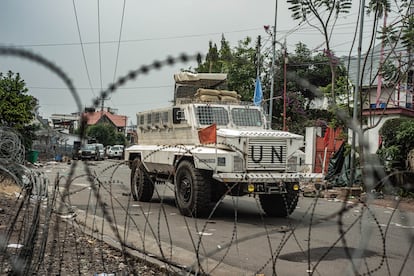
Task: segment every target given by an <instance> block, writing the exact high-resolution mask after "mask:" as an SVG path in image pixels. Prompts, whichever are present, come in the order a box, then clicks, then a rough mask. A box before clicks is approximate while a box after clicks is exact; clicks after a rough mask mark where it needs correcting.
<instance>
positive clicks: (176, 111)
mask: <svg viewBox="0 0 414 276" xmlns="http://www.w3.org/2000/svg"><path fill="white" fill-rule="evenodd" d="M172 115H173V124H179V123H181V121H183V120H185V117H184V111H183V110H181V109H180V108H178V107H174V108H173V112H172Z"/></svg>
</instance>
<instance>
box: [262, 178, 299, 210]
mask: <svg viewBox="0 0 414 276" xmlns="http://www.w3.org/2000/svg"><path fill="white" fill-rule="evenodd" d="M286 190H287V193H285V194H277V195H259V200H260V205H261V206H262V209H263V211H264V212H265V213H266V215H268V216H271V217H286V216H288V215H290V214H291V213H292V212H293V211H294V210H295V208H296V205H297V204H298V199H299V191H294V190H293V184H289V185H288V186H287V187H286Z"/></svg>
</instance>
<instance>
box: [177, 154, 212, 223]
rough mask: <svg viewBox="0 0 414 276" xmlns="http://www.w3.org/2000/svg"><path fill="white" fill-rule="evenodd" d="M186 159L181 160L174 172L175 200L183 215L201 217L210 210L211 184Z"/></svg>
mask: <svg viewBox="0 0 414 276" xmlns="http://www.w3.org/2000/svg"><path fill="white" fill-rule="evenodd" d="M205 180H206V179H205V177H204V175H203V173H202V172H201V171H200V170H198V169H196V168H194V164H193V163H192V162H190V161H188V160H184V161H182V162H181V163H180V164H179V165H178V167H177V170H176V174H175V179H174V183H175V201H176V205H177V208H178V210H179V211H180V213H181V214H182V215H184V216H188V217H201V216H205V215H208V214H209V213H210V211H211V184H210V182H209V181H205Z"/></svg>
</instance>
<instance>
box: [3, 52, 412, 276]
mask: <svg viewBox="0 0 414 276" xmlns="http://www.w3.org/2000/svg"><path fill="white" fill-rule="evenodd" d="M0 55H6V56H16V57H19V58H24V59H28V60H31V61H33V62H36V63H39V64H41V65H43V66H45V67H46V68H48V69H49V70H51V71H52V72H54V73H55V74H56V75H58V76H59V77H60V78H61V79H62V80H63V81H64V83H65V84H66V85H67V86H68V89H69V91H70V92H71V93H72V95H73V96H74V98H75V101H76V104H77V106H78V108H79V110H81V109H80V107H81V106H82V105H81V103H80V99H79V96H78V95H77V92H76V89H75V87H74V86H73V85H72V82H71V81H70V78H69V77H68V76H67V75H66V74H65V73H64V72H63V70H62V69H61V68H59V67H58V66H56V65H54V64H53V63H52V62H50V61H48V60H47V59H45V58H43V57H41V56H38V55H36V54H34V53H31V52H30V51H27V50H24V49H17V48H7V47H0ZM200 59H201V55H200V54H196V55H192V56H189V55H186V54H182V55H181V56H179V57H177V58H173V57H168V58H166V59H165V60H164V61H154V62H153V63H152V64H150V65H145V66H141V67H139V68H138V69H135V70H132V71H130V72H129V73H128V74H127V75H125V76H123V77H120V78H118V80H117V81H116V82H114V83H113V84H111V85H109V86H108V88H107V89H105V90H103V91H101V92H100V96H99V97H97V98H96V99H93V101H92V104H93V105H94V107H97V106H99V103H100V101H99V100H100V99H101V98H106V97H107V96H108V95H109V94H111V93H115V92H116V91H117V89H119V88H120V87H122V86H123V85H125V84H126V83H127V82H128V81H132V80H135V79H136V78H137V77H138V76H140V75H144V74H148V73H149V72H151V71H152V70H158V69H160V68H162V67H164V66H171V65H174V64H176V63H178V62H180V63H184V62H187V61H189V60H200ZM315 91H316V92H318V90H315ZM337 116H338V117H339V118H341V119H343V120H345V121H347V122H348V123H349V125H348V126H349V127H350V128H351V129H353V130H355V131H356V133H357V134H358V137H360V144H361V145H363V146H364V147H365V148H367V147H368V146H367V145H366V144H364V140H363V139H362V137H363V135H362V132H361V130H360V127H359V125H358V123H357V122H354V121H352V120H351V119H350V118H347V117H345V115H343V114H339V113H338V114H337ZM85 123H86V122H85V121H82V126H83V127H85ZM83 136H84V132H81V134H80V137H81V138H83ZM0 138H1V139H0V154H1V155H0V160H4V161H2V162H4V163H1V164H0V171H1V172H6V173H7V175H9V176H10V177H12V178H18V179H19V178H20V179H25V182H24V183H25V184H24V185H21V187H22V190H21V192H20V193H19V194H18V197H17V199H13V200H12V202H13V204H14V205H13V207H12V209H13V210H14V213H13V214H8V215H9V218H10V224H9V225H8V226H7V229H6V231H5V233H4V234H0V273H15V274H21V275H28V274H30V273H33V272H34V273H38V274H44V273H45V274H52V273H55V274H65V273H66V274H69V273H71V274H79V275H81V274H84V273H91V272H97V271H111V270H114V271H115V270H116V271H122V272H123V273H133V274H140V273H142V272H140V270H139V269H138V263H137V261H136V258H132V255H131V254H132V253H131V252H135V254H138V253H139V254H141V257H142V256H143V259H151V260H153V259H156V260H158V261H161V262H162V263H163V265H164V266H165V268H166V271H168V273H169V274H180V275H186V274H194V275H214V273H217V275H219V274H220V273H222V271H223V269H225V268H223V267H226V266H227V265H229V263H231V261H230V260H231V259H234V258H239V259H240V261H239V262H240V267H241V268H242V270H244V272H245V273H247V274H248V273H252V274H260V273H264V274H268V273H270V274H272V275H277V274H280V273H281V272H279V271H280V266H282V265H283V264H281V260H284V259H286V258H287V254H286V253H285V252H284V250H287V248H288V246H290V242H293V243H294V244H295V245H296V246H297V247H298V248H299V254H300V255H301V256H303V257H304V258H306V261H305V262H304V263H305V265H306V273H307V274H308V275H313V274H314V273H317V274H318V275H324V274H325V273H324V272H323V271H324V266H323V263H322V262H323V261H325V260H326V259H327V258H328V256H330V254H333V253H332V252H333V251H334V250H335V249H336V248H337V246H338V245H341V247H340V248H341V249H342V250H344V252H345V253H344V254H345V256H346V260H347V262H348V264H349V268H348V269H349V271H350V273H351V274H356V275H373V274H379V275H382V274H389V275H391V274H394V272H395V273H397V272H396V271H395V268H393V267H391V265H390V263H391V262H392V260H390V257H389V254H390V253H389V251H387V240H388V239H390V236H389V235H390V231H391V227H390V226H391V225H392V219H393V218H394V217H395V214H396V212H397V211H396V209H397V208H398V205H399V203H400V199H398V200H396V201H395V203H396V204H395V206H394V207H395V209H394V210H393V211H392V213H391V214H390V216H389V218H388V221H387V222H386V224H385V225H386V227H385V230H384V229H383V227H384V226H383V224H382V223H381V221H382V220H383V218H381V217H380V216H379V215H378V214H376V213H375V211H373V208H372V205H371V203H372V200H373V198H372V197H371V195H370V190H371V189H372V188H373V187H374V186H375V185H376V183H373V182H374V181H373V179H372V175H371V173H369V174H368V175H366V176H364V182H365V183H367V187H366V188H367V194H368V199H367V200H366V201H365V202H355V203H352V204H350V203H348V202H346V201H344V202H343V203H342V204H341V206H339V210H335V211H330V210H327V211H329V212H327V214H326V215H322V216H321V215H320V214H319V213H318V207H319V204H320V202H321V199H320V198H319V191H318V192H317V194H316V197H315V199H314V200H312V201H311V203H310V205H309V206H308V207H307V208H306V210H305V211H303V212H302V215H301V216H297V215H291V214H290V213H288V214H287V216H286V218H283V219H281V220H282V222H281V223H280V224H282V225H277V226H275V225H272V223H269V220H270V218H269V217H268V216H266V215H265V213H264V212H263V204H262V202H261V199H260V197H259V198H254V199H252V203H253V206H254V210H253V211H252V212H254V214H255V215H256V217H255V219H253V221H254V225H255V226H256V227H257V229H255V230H254V231H252V233H250V232H246V231H248V230H249V228H245V226H244V225H242V224H241V222H240V221H241V219H242V215H243V211H242V210H240V207H241V205H240V199H239V197H237V196H236V195H235V194H236V193H237V189H238V187H237V185H236V184H234V183H230V182H226V181H225V182H224V183H223V185H224V187H223V189H222V190H221V191H219V194H218V195H216V196H217V198H216V199H215V202H214V204H213V205H212V206H211V208H210V209H209V212H208V213H207V214H206V216H205V217H199V218H198V217H197V214H194V216H193V215H190V216H188V217H187V216H183V217H182V225H180V222H179V221H178V220H174V219H171V217H172V216H173V215H172V214H171V213H170V214H169V213H168V212H169V210H170V208H169V207H170V205H171V206H172V207H174V206H173V205H175V202H174V203H172V202H171V201H170V200H169V196H170V195H168V192H169V194H174V193H176V192H177V191H176V189H177V188H171V187H170V186H169V185H170V184H171V183H169V182H174V181H175V178H176V177H177V175H176V172H175V171H173V172H171V173H170V174H169V175H166V176H165V175H164V176H163V180H162V181H160V180H159V179H158V175H157V174H151V175H150V174H149V173H148V171H147V170H146V169H145V167H144V166H136V167H135V169H134V172H133V173H132V175H131V179H130V180H131V181H132V182H133V184H132V185H135V181H136V178H137V177H139V175H138V174H141V176H142V177H146V178H147V180H148V181H149V183H150V184H151V185H152V186H153V187H154V193H155V196H154V197H153V199H152V201H149V202H139V204H135V203H134V201H132V200H131V198H132V197H131V188H133V187H132V186H130V185H131V184H130V185H128V184H125V183H124V180H123V179H125V171H124V170H125V169H126V168H127V166H132V165H134V164H132V163H131V162H130V161H120V162H117V161H116V162H114V163H109V165H108V163H106V162H105V163H103V164H105V165H104V167H101V166H98V168H97V169H94V167H93V166H95V165H96V164H99V161H97V162H79V161H73V162H72V163H71V165H70V166H68V165H66V164H60V166H65V168H66V171H65V175H61V169H62V168H61V167H59V168H58V169H53V168H50V167H48V168H47V169H45V168H38V169H36V170H28V171H25V169H26V167H25V166H23V164H24V160H25V155H24V148H22V146H21V142H20V138H19V137H18V136H15V134H13V133H12V132H10V131H9V130H7V129H2V128H0ZM219 145H220V146H224V147H226V148H230V149H232V150H233V151H234V152H237V153H239V154H241V155H244V154H246V153H245V152H243V150H242V149H240V148H238V147H237V146H235V145H232V144H231V143H222V144H220V143H219ZM200 146H201V145H195V146H192V147H186V146H185V145H174V146H160V147H159V148H158V149H157V150H154V151H153V152H152V153H151V154H149V155H147V156H145V158H144V160H142V161H148V160H151V158H152V157H153V156H154V155H155V154H156V153H159V152H160V151H163V150H167V149H171V148H175V149H179V150H180V156H179V157H178V159H177V163H180V162H181V161H183V160H186V159H185V158H186V156H188V155H190V154H191V153H192V152H193V151H195V150H197V149H198V148H199V147H200ZM195 161H197V162H200V163H203V165H205V166H206V167H210V169H213V168H212V167H211V165H209V164H208V163H206V161H203V160H200V159H197V158H196V160H195ZM3 164H13V166H16V168H23V169H19V170H11V169H10V166H9V165H7V166H6V165H3ZM14 164H15V165H14ZM80 165H83V166H80ZM135 165H136V164H135ZM57 166H59V165H57ZM82 168H83V169H84V171H81V169H82ZM48 170H50V171H53V172H52V173H49V175H46V174H47V171H48ZM23 171H25V172H23ZM56 171H58V173H56ZM372 171H375V168H373V170H372ZM23 175H24V176H25V177H24V178H23V177H21V176H23ZM208 177H210V176H208ZM52 179H53V181H51V180H52ZM210 180H211V181H213V179H210ZM274 181H275V182H276V181H277V180H276V179H274ZM298 181H299V180H298ZM52 182H53V185H51V184H50V183H52ZM160 182H164V183H163V184H165V185H164V186H165V187H166V188H165V189H164V191H163V192H161V188H160V187H161V185H159V184H160ZM22 183H23V181H22ZM80 184H81V185H83V186H80V187H79V188H78V186H77V185H80ZM384 185H386V186H392V183H391V181H384ZM126 189H127V190H126ZM125 190H126V191H125ZM119 194H121V196H122V197H121V198H119ZM349 196H350V191H347V192H346V194H345V199H346V198H348V197H349ZM172 197H174V195H173V196H172ZM229 197H230V200H231V201H230V204H229V205H230V206H228V208H229V209H231V215H230V216H228V217H220V216H218V213H219V211H220V209H221V208H222V205H226V204H228V201H226V198H229ZM299 197H300V195H299V194H297V195H295V198H293V199H288V198H287V197H286V196H282V202H283V205H284V206H285V208H286V210H288V209H290V208H291V204H292V200H293V201H295V200H297V199H299ZM125 198H126V199H125ZM81 200H82V201H81ZM79 202H82V203H81V204H79ZM249 202H250V201H249ZM77 205H78V206H81V205H82V207H80V208H82V209H81V210H77V209H76V206H77ZM357 209H358V211H359V212H360V214H358V215H357V216H356V217H354V216H352V214H353V213H352V212H353V211H355V210H357ZM400 212H402V211H400ZM402 214H403V216H402V217H404V219H401V224H402V225H406V226H407V228H406V229H404V228H402V229H403V231H404V233H405V234H406V237H405V238H406V240H407V242H408V248H407V252H406V253H405V254H404V253H401V255H402V260H401V262H400V263H398V268H399V270H398V273H399V274H401V275H402V274H404V272H405V271H407V270H410V269H411V268H412V267H411V266H409V267H408V268H407V265H409V263H408V260H409V258H410V256H411V254H412V253H411V250H412V247H413V243H414V239H413V234H412V231H411V230H410V229H411V228H410V223H411V220H410V216H409V215H408V214H404V213H402ZM347 216H349V217H351V218H349V217H347ZM180 219H181V218H180ZM369 219H371V220H373V225H374V227H373V229H371V228H370V225H367V221H368V220H369ZM213 220H216V221H219V222H220V223H223V225H225V226H226V227H229V228H230V232H229V233H227V232H226V233H221V235H222V236H221V239H224V238H225V239H226V240H224V241H223V240H220V241H217V243H218V245H217V247H216V248H214V247H213V246H212V244H211V240H210V239H209V238H208V237H209V235H206V234H207V233H206V231H210V232H211V230H209V226H210V225H211V223H212V221H213ZM333 221H334V222H335V225H336V226H337V233H336V234H337V236H335V238H334V239H333V240H330V241H329V240H327V241H324V243H323V244H325V245H326V244H327V246H326V248H323V251H322V254H321V255H320V256H318V257H316V256H312V254H313V253H312V252H313V249H314V248H313V242H315V243H316V242H318V241H317V238H316V237H317V235H318V231H319V229H322V228H323V227H325V226H327V227H329V226H330V224H331V223H332V222H333ZM256 224H258V225H260V227H258V226H257V225H256ZM180 226H182V227H184V229H185V230H184V231H183V230H182V229H179V228H178V227H180ZM357 226H359V229H358V231H359V239H360V240H361V242H360V244H359V247H358V248H356V249H355V248H353V247H352V245H353V244H355V242H354V240H353V235H354V233H353V231H356V227H357ZM223 229H224V228H223ZM374 229H375V231H376V232H375V233H377V234H378V235H379V237H376V238H375V240H374V241H375V242H378V244H379V247H380V253H379V258H380V259H379V263H378V264H376V265H375V266H374V265H373V264H372V263H371V262H370V261H369V260H367V258H366V257H364V254H363V252H365V251H367V250H368V248H369V243H368V241H369V240H370V238H371V239H372V236H374V235H373V230H374ZM177 231H181V232H179V233H178V232H177ZM0 233H3V232H0ZM177 235H179V236H185V237H187V238H188V240H189V245H186V248H187V250H189V248H191V250H190V253H191V255H190V256H189V257H188V258H189V259H190V260H187V261H186V262H183V261H182V259H180V258H178V257H179V256H178V255H179V254H178V253H177V252H179V250H180V246H183V247H185V246H184V245H183V244H182V243H183V241H182V240H179V239H178V237H177ZM259 239H260V240H263V241H264V242H263V243H261V244H262V245H264V248H261V249H262V250H263V252H268V253H266V254H264V253H262V255H264V256H265V258H262V259H258V260H255V262H256V265H255V266H254V268H253V269H252V268H248V267H247V265H246V264H244V262H245V259H244V255H245V254H247V255H248V256H249V253H250V252H244V250H246V244H248V243H255V242H257V241H258V240H259ZM303 240H305V242H303ZM11 244H12V245H14V246H15V247H16V248H10V247H9V245H11ZM108 244H110V246H109V245H108ZM112 246H113V247H116V248H117V249H118V252H120V253H119V254H120V256H119V257H118V258H115V260H116V262H115V263H116V264H117V267H116V268H115V266H114V265H113V264H112V262H111V264H110V263H109V260H110V259H111V258H112V256H111V254H113V253H111V252H113V251H111V249H113V248H112ZM72 247H73V248H74V250H73V251H72V250H69V248H72ZM289 248H290V247H289ZM357 249H358V250H357ZM233 250H234V251H235V252H236V255H232V254H233ZM252 258H254V256H252ZM361 259H363V263H364V265H360V263H361V261H360V260H361ZM69 260H70V261H69ZM180 260H181V262H180ZM68 262H69V263H70V264H71V265H68ZM210 263H211V264H212V265H209V264H210ZM394 266H395V265H394ZM384 267H385V268H384ZM239 272H240V271H239Z"/></svg>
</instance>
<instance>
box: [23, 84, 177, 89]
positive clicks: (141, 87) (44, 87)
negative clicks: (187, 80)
mask: <svg viewBox="0 0 414 276" xmlns="http://www.w3.org/2000/svg"><path fill="white" fill-rule="evenodd" d="M166 87H172V86H171V85H156V86H135V87H119V88H117V89H118V90H133V89H154V88H166ZM27 88H29V89H39V90H41V89H43V90H68V88H67V87H49V86H28V87H27ZM87 89H90V87H76V90H87ZM93 89H99V88H96V87H94V88H93Z"/></svg>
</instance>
